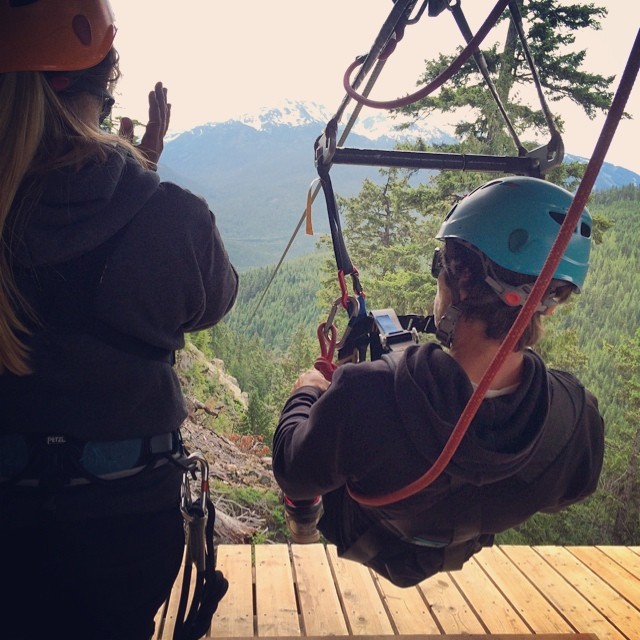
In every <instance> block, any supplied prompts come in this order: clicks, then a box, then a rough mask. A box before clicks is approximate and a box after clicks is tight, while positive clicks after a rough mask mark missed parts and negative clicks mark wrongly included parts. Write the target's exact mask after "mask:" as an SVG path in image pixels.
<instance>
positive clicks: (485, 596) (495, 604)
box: [451, 559, 531, 634]
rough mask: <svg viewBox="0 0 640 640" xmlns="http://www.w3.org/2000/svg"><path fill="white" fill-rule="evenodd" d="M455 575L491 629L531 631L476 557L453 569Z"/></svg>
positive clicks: (469, 599) (454, 578)
mask: <svg viewBox="0 0 640 640" xmlns="http://www.w3.org/2000/svg"><path fill="white" fill-rule="evenodd" d="M451 577H452V578H453V580H454V582H456V583H457V584H458V585H459V587H460V589H461V590H462V592H463V593H464V595H465V598H466V599H467V600H468V601H469V604H470V605H471V607H472V608H473V609H474V611H475V612H476V613H477V614H478V617H479V618H480V619H481V620H482V624H484V625H485V626H486V628H487V629H488V630H489V632H490V633H494V634H496V633H523V634H530V633H531V629H530V628H529V627H528V626H527V625H526V624H525V622H524V621H523V620H522V618H520V616H519V614H518V612H517V611H516V610H515V609H514V608H513V607H512V606H511V604H510V603H509V602H508V601H507V599H506V598H505V597H504V596H503V595H502V593H500V591H499V590H498V588H497V587H496V585H495V584H494V583H493V582H491V580H490V579H489V578H488V576H487V574H486V573H485V572H484V571H483V570H482V568H481V567H480V565H479V564H478V563H477V562H476V561H475V559H471V560H469V561H468V562H467V563H465V565H464V567H463V568H462V569H461V570H460V571H454V572H452V573H451Z"/></svg>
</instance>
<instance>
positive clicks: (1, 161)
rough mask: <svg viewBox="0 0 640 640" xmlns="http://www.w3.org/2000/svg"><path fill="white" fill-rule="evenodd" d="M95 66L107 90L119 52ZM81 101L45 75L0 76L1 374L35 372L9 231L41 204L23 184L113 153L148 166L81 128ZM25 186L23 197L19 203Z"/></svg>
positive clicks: (117, 140) (108, 137)
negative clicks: (34, 203)
mask: <svg viewBox="0 0 640 640" xmlns="http://www.w3.org/2000/svg"><path fill="white" fill-rule="evenodd" d="M97 66H103V67H108V68H107V70H106V71H107V73H106V75H105V76H104V78H103V81H104V84H103V88H106V87H107V86H109V84H110V83H111V82H113V80H114V79H115V78H116V77H117V54H115V51H113V52H112V53H111V52H110V55H109V56H107V59H105V61H103V63H101V65H97ZM114 68H115V69H116V71H115V72H114ZM90 71H91V70H90ZM83 99H86V94H81V95H78V94H76V95H69V96H66V95H65V94H57V93H56V92H55V91H54V90H53V89H52V88H51V86H50V84H49V82H48V80H47V78H46V76H45V74H44V73H41V72H37V71H24V72H15V73H4V74H0V149H2V153H0V240H1V243H2V244H1V247H0V248H1V250H0V374H2V373H3V372H4V371H10V372H12V373H14V374H16V375H26V374H28V373H30V372H31V369H30V367H29V364H28V355H29V353H28V347H27V346H26V344H25V342H24V340H23V339H22V338H21V337H20V334H26V333H28V328H27V327H26V325H25V322H24V320H23V319H22V316H23V315H25V314H26V317H27V318H30V319H33V314H32V313H31V311H30V309H29V307H28V305H27V304H26V302H25V301H24V299H23V298H22V296H21V294H20V292H19V291H18V289H17V287H16V284H15V281H14V278H13V275H12V266H11V254H12V242H13V241H14V238H13V237H12V233H10V230H9V229H8V228H7V219H8V218H9V213H10V212H11V211H12V210H14V212H15V214H16V216H22V215H25V213H26V212H25V211H22V209H26V208H28V207H26V206H23V204H24V201H25V200H26V197H27V196H29V195H31V196H32V197H33V196H35V197H36V199H37V193H33V192H32V193H29V187H25V178H27V177H29V178H32V177H33V178H35V180H36V181H37V178H38V176H41V175H43V174H44V173H46V172H47V171H51V170H53V169H59V168H62V167H69V166H75V167H78V168H79V167H80V166H82V165H83V164H84V163H85V162H87V161H88V160H90V159H96V160H98V161H100V160H105V159H106V158H107V155H108V151H109V150H110V149H113V148H114V147H123V148H126V149H127V151H128V152H129V153H132V154H133V155H134V156H135V157H136V159H137V160H138V162H140V164H142V165H146V161H145V160H144V159H143V157H142V156H141V154H140V153H138V152H137V151H136V150H135V149H134V148H133V147H132V145H130V144H129V143H128V142H127V141H126V140H124V139H123V138H121V137H119V136H116V135H112V134H109V133H106V132H104V131H101V130H100V129H98V128H97V126H96V127H92V126H90V125H89V124H87V123H85V122H83V120H82V119H81V118H80V117H79V116H78V115H77V113H76V108H77V107H78V105H79V103H80V101H81V100H83ZM21 186H22V187H23V188H24V189H25V192H21V194H20V197H19V198H18V200H19V201H17V199H16V195H17V194H18V190H19V188H20V187H21ZM31 189H32V190H33V187H31ZM12 226H13V225H12ZM21 312H22V313H21Z"/></svg>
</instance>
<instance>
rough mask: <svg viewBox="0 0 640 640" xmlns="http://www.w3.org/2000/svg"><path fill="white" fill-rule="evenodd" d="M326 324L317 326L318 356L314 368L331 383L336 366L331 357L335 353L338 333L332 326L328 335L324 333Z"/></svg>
mask: <svg viewBox="0 0 640 640" xmlns="http://www.w3.org/2000/svg"><path fill="white" fill-rule="evenodd" d="M326 326H327V323H326V322H322V323H321V324H320V325H318V331H317V334H318V342H319V343H320V355H319V356H318V357H317V358H316V361H315V363H314V365H313V366H314V367H315V368H316V369H317V370H318V371H319V372H320V373H321V374H322V375H323V376H324V377H325V379H326V380H328V381H329V382H331V379H332V378H333V372H334V371H335V370H336V368H337V367H336V364H335V362H334V361H333V357H334V354H335V351H336V343H337V341H338V331H337V330H336V326H335V325H334V324H332V325H331V326H330V327H329V333H328V335H327V333H325V329H326Z"/></svg>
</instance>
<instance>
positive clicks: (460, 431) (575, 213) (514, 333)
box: [347, 29, 640, 507]
mask: <svg viewBox="0 0 640 640" xmlns="http://www.w3.org/2000/svg"><path fill="white" fill-rule="evenodd" d="M639 67H640V29H639V30H638V33H637V34H636V39H635V42H634V45H633V48H632V50H631V53H630V55H629V59H628V61H627V64H626V66H625V70H624V72H623V74H622V78H621V80H620V84H619V86H618V90H617V91H616V94H615V96H614V98H613V102H612V103H611V108H610V109H609V113H608V114H607V118H606V120H605V123H604V126H603V128H602V131H601V132H600V136H599V138H598V141H597V143H596V146H595V149H594V151H593V155H592V156H591V159H590V160H589V163H588V164H587V168H586V170H585V173H584V176H583V178H582V180H581V181H580V185H579V186H578V189H577V191H576V194H575V196H574V198H573V201H572V202H571V205H570V207H569V210H568V212H567V215H566V217H565V219H564V222H563V223H562V226H561V227H560V231H559V232H558V236H557V237H556V240H555V242H554V243H553V246H552V247H551V250H550V252H549V256H548V257H547V260H546V261H545V263H544V265H543V267H542V270H541V272H540V275H539V276H538V278H537V279H536V281H535V284H534V285H533V288H532V290H531V293H530V295H529V297H528V298H527V301H526V302H525V304H524V305H523V307H522V309H521V310H520V313H519V314H518V316H517V318H516V320H515V322H514V323H513V326H512V327H511V329H510V330H509V333H508V334H507V336H506V338H505V339H504V341H503V342H502V344H501V345H500V348H499V349H498V352H497V353H496V355H495V356H494V358H493V360H492V361H491V363H490V364H489V367H488V368H487V370H486V372H485V374H484V376H483V377H482V380H481V381H480V383H479V384H478V387H477V388H476V390H475V391H474V392H473V394H472V396H471V398H470V399H469V402H468V403H467V406H466V407H465V409H464V410H463V412H462V414H461V415H460V418H459V420H458V422H457V424H456V426H455V428H454V429H453V431H452V432H451V436H450V437H449V440H448V441H447V443H446V445H445V446H444V448H443V450H442V452H441V453H440V455H439V456H438V458H437V459H436V461H435V462H434V463H433V465H432V466H431V468H429V469H428V471H427V472H426V473H425V474H424V475H423V476H422V477H420V478H418V479H417V480H415V481H414V482H412V483H410V484H409V485H407V486H405V487H402V488H401V489H399V490H397V491H394V492H392V493H388V494H386V495H384V496H366V495H364V494H360V493H358V492H357V491H354V490H353V489H352V488H350V487H349V486H348V485H347V490H348V492H349V495H350V496H351V497H352V498H353V499H354V500H355V501H356V502H359V503H360V504H363V505H365V506H369V507H383V506H386V505H389V504H391V503H393V502H398V501H399V500H404V499H405V498H408V497H410V496H412V495H414V494H415V493H418V491H421V490H422V489H425V488H426V487H428V486H429V485H430V484H431V483H432V482H433V481H434V480H436V479H437V478H438V477H439V476H440V474H441V473H442V472H443V471H444V469H445V468H446V466H447V465H448V464H449V462H450V461H451V459H452V458H453V456H454V454H455V452H456V450H457V448H458V446H459V445H460V442H461V441H462V438H463V437H464V435H465V433H466V431H467V429H468V428H469V425H470V424H471V421H472V420H473V418H474V416H475V414H476V412H477V411H478V408H479V407H480V404H481V403H482V400H483V399H484V396H485V394H486V392H487V391H488V389H489V387H490V385H491V382H492V381H493V379H494V378H495V376H496V374H497V373H498V370H499V369H500V367H501V366H502V365H503V364H504V361H505V359H506V358H507V356H508V354H509V353H511V351H513V348H514V346H515V344H516V343H517V341H518V340H519V338H520V336H521V335H522V332H523V331H524V329H525V328H526V326H527V325H528V324H529V321H530V320H531V318H532V316H533V314H534V312H535V310H536V307H537V306H538V303H539V302H540V300H541V299H542V297H543V296H544V293H545V291H546V290H547V287H548V286H549V283H550V282H551V279H552V278H553V274H554V272H555V270H556V268H557V266H558V263H559V262H560V259H561V258H562V255H563V254H564V251H565V249H566V247H567V244H568V243H569V240H570V238H571V235H572V234H573V233H574V229H575V227H576V225H577V223H578V221H579V219H580V215H581V214H582V211H583V209H584V207H585V206H586V204H587V200H588V199H589V194H590V193H591V190H592V189H593V185H594V183H595V181H596V178H597V177H598V173H599V172H600V168H601V167H602V163H603V162H604V159H605V157H606V155H607V151H608V150H609V146H610V144H611V140H612V139H613V136H614V134H615V131H616V129H617V127H618V124H619V123H620V120H621V118H622V116H623V115H624V108H625V105H626V103H627V100H628V98H629V95H630V93H631V89H632V88H633V84H634V82H635V79H636V76H637V75H638V69H639Z"/></svg>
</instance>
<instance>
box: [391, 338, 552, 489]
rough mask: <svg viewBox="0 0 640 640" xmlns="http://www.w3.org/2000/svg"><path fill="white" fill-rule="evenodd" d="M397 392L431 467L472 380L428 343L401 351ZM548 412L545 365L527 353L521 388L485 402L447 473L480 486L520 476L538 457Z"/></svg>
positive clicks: (404, 420)
mask: <svg viewBox="0 0 640 640" xmlns="http://www.w3.org/2000/svg"><path fill="white" fill-rule="evenodd" d="M395 391H396V396H397V398H398V406H399V407H400V413H401V416H402V423H403V427H404V429H405V430H406V432H407V434H408V436H409V438H410V439H411V441H412V442H413V444H414V446H415V447H416V449H417V450H418V451H419V452H420V454H421V455H422V456H423V457H424V458H425V459H426V460H427V461H428V463H429V464H430V465H433V463H434V462H435V461H436V459H437V456H438V454H439V453H440V452H441V451H442V450H443V448H444V446H445V445H446V443H447V441H448V440H449V436H450V435H451V432H452V431H453V429H454V427H455V425H456V423H457V421H458V418H459V417H460V414H461V413H462V411H463V409H464V408H465V406H466V404H467V402H468V401H469V398H470V397H471V395H472V393H473V388H472V386H471V383H470V382H469V378H468V377H467V375H466V374H465V372H464V370H463V369H462V368H461V367H460V366H459V365H458V364H457V363H456V362H455V360H453V358H451V357H450V356H449V355H447V354H446V353H445V352H444V351H443V350H442V348H441V347H439V346H438V345H436V344H433V343H430V344H427V345H424V346H422V347H413V348H409V349H407V350H406V352H405V353H404V354H403V356H402V358H401V359H400V361H399V362H398V366H397V370H396V376H395ZM548 411H549V389H548V381H547V375H546V367H545V365H544V363H543V362H542V360H541V359H540V358H539V357H538V356H537V355H536V354H535V353H533V352H532V351H527V352H525V358H524V369H523V379H522V382H521V384H520V385H519V387H518V389H517V390H516V391H515V392H514V393H511V394H508V395H504V396H498V397H496V398H485V400H483V402H482V404H481V406H480V408H479V410H478V412H477V413H476V415H475V417H474V419H473V421H472V422H471V425H470V426H469V429H468V430H467V433H466V434H465V436H464V438H463V439H462V442H461V443H460V446H459V447H458V449H457V451H456V453H455V454H454V456H453V458H452V460H451V462H450V463H449V465H448V467H447V471H446V472H447V473H448V474H450V475H452V476H456V477H458V478H460V479H461V480H464V481H465V482H468V483H471V484H474V485H477V486H481V485H484V484H488V483H492V482H497V481H499V480H503V479H504V478H507V477H509V476H512V475H514V474H516V473H517V472H518V471H519V470H520V469H521V468H522V467H523V466H525V465H526V464H527V462H528V461H529V460H530V459H531V457H532V456H533V455H534V453H535V451H536V449H537V447H538V445H539V443H540V441H541V438H542V436H543V433H544V429H545V422H546V417H547V414H548ZM434 452H436V453H435V455H434Z"/></svg>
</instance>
